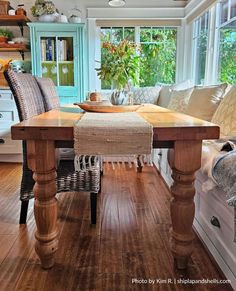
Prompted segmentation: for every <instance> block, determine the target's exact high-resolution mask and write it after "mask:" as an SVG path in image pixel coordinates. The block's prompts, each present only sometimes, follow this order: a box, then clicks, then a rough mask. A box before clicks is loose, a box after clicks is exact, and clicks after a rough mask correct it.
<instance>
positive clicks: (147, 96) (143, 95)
mask: <svg viewBox="0 0 236 291" xmlns="http://www.w3.org/2000/svg"><path fill="white" fill-rule="evenodd" d="M160 91H161V86H157V87H143V88H133V89H132V92H133V100H134V104H141V103H151V104H157V101H158V98H159V94H160Z"/></svg>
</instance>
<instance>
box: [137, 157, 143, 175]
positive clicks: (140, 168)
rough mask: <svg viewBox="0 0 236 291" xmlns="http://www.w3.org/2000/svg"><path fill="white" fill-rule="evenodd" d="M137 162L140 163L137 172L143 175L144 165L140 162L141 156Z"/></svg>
mask: <svg viewBox="0 0 236 291" xmlns="http://www.w3.org/2000/svg"><path fill="white" fill-rule="evenodd" d="M137 162H138V167H137V172H138V173H142V171H143V167H142V164H141V162H140V157H139V156H138V157H137Z"/></svg>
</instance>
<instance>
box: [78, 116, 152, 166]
mask: <svg viewBox="0 0 236 291" xmlns="http://www.w3.org/2000/svg"><path fill="white" fill-rule="evenodd" d="M152 140H153V129H152V125H151V124H149V123H148V122H147V121H146V120H144V119H143V118H142V117H141V116H139V114H137V113H136V112H127V113H85V114H84V116H83V117H82V118H81V119H80V120H79V121H78V122H76V124H75V125H74V149H75V153H76V155H77V156H81V155H95V156H98V157H102V156H106V155H108V156H113V155H114V156H129V157H132V158H133V160H134V161H135V160H137V156H140V158H141V160H142V162H143V163H145V162H150V160H151V152H152ZM75 166H76V167H79V169H78V170H81V169H80V165H76V159H75Z"/></svg>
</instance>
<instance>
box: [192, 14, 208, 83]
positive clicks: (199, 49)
mask: <svg viewBox="0 0 236 291" xmlns="http://www.w3.org/2000/svg"><path fill="white" fill-rule="evenodd" d="M208 27H209V12H206V13H205V14H203V15H202V16H201V17H199V18H198V19H196V20H195V22H194V26H193V29H194V33H193V44H194V46H193V48H194V50H193V60H194V66H193V68H194V72H193V75H194V79H195V84H204V80H205V67H206V56H207V45H208V33H209V28H208Z"/></svg>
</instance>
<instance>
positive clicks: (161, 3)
mask: <svg viewBox="0 0 236 291" xmlns="http://www.w3.org/2000/svg"><path fill="white" fill-rule="evenodd" d="M53 2H54V3H55V4H56V5H57V6H64V5H65V2H64V1H61V0H54V1H53ZM68 2H69V3H68ZM188 2H190V0H189V1H174V0H126V5H125V6H124V7H129V8H134V7H135V8H139V7H141V8H143V7H147V8H150V7H153V8H158V7H167V8H168V7H185V6H186V4H187V3H188ZM67 3H68V4H72V3H73V4H74V5H77V6H78V7H81V8H82V7H83V8H89V7H93V8H95V7H99V8H100V7H104V8H105V7H106V8H107V7H109V5H108V0H79V1H78V0H69V1H68V0H67ZM114 9H116V8H114Z"/></svg>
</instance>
